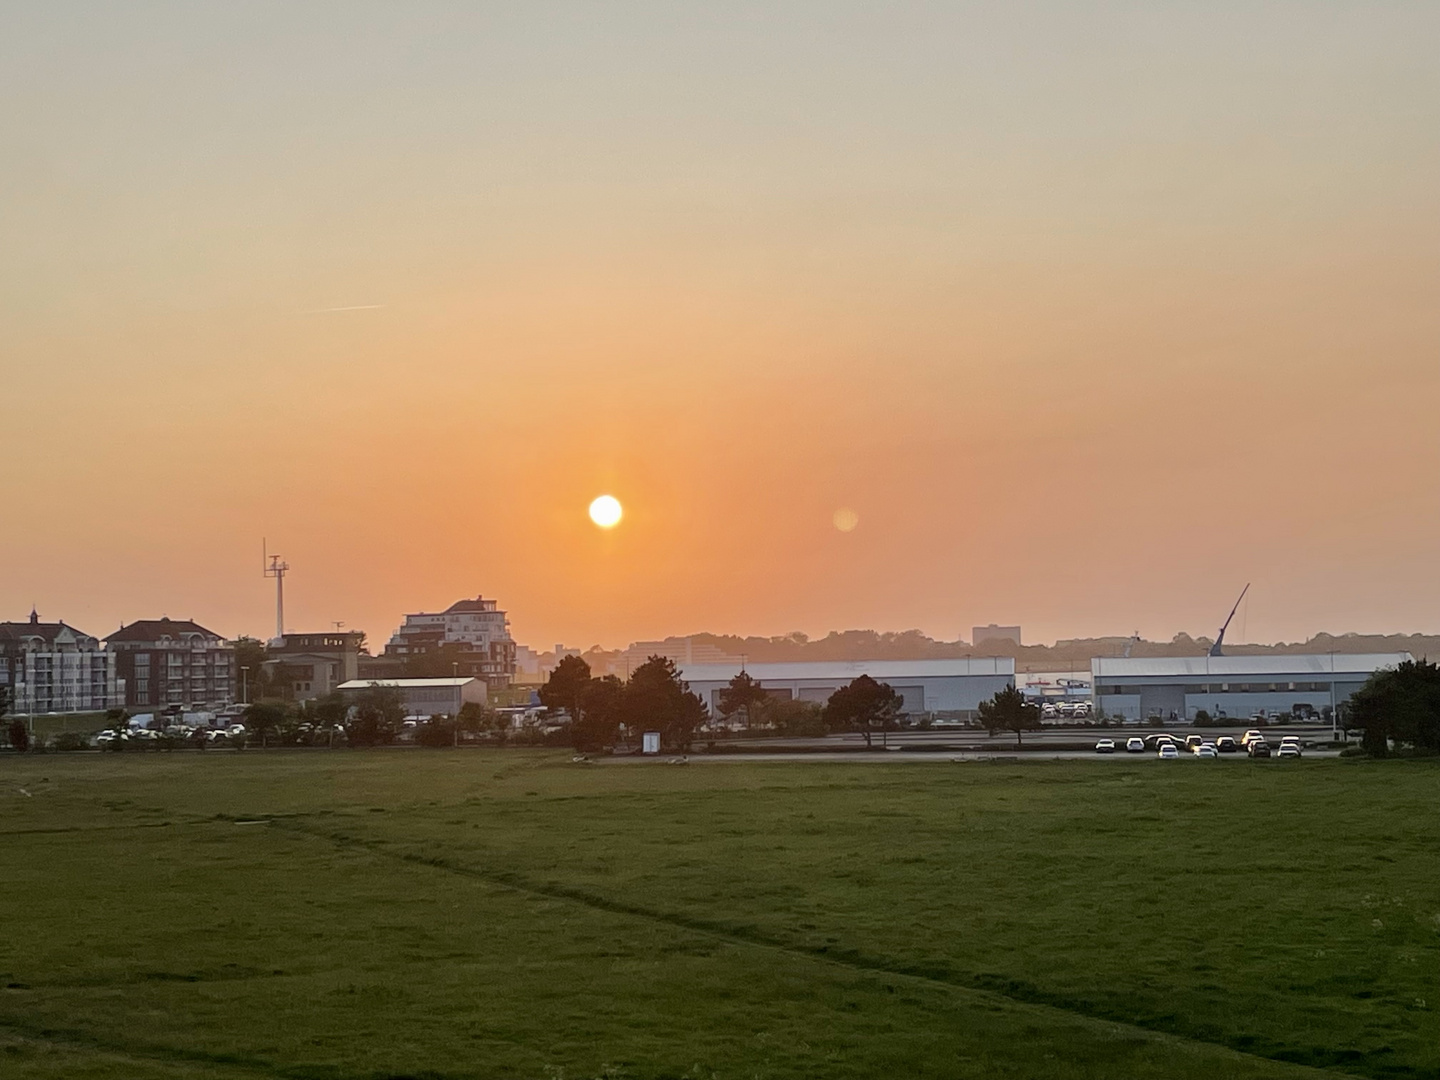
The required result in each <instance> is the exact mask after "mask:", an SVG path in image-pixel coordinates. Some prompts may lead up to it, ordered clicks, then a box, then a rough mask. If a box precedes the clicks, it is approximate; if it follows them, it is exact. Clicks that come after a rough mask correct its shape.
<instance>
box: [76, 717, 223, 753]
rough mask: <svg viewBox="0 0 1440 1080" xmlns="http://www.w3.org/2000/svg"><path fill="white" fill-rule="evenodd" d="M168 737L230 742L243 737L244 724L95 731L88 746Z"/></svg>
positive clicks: (184, 725) (182, 725)
mask: <svg viewBox="0 0 1440 1080" xmlns="http://www.w3.org/2000/svg"><path fill="white" fill-rule="evenodd" d="M161 735H169V736H170V737H171V738H176V739H204V740H205V741H206V742H230V741H232V740H235V739H243V738H244V737H245V725H244V724H238V723H237V724H229V725H227V726H224V727H214V728H210V727H203V728H202V727H192V726H191V725H189V724H170V725H168V726H166V728H165V730H164V731H156V730H155V729H154V728H146V727H132V728H115V729H107V730H105V731H97V732H96V733H95V734H94V735H92V736H91V737H90V745H91V746H96V747H99V748H101V749H104V748H105V747H107V746H113V745H114V744H115V743H117V742H144V741H146V740H148V739H158V738H160V736H161Z"/></svg>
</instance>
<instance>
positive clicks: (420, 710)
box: [336, 675, 488, 718]
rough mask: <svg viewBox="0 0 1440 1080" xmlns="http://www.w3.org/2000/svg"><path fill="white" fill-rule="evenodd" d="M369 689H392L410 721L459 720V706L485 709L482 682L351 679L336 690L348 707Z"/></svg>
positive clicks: (461, 679) (483, 683)
mask: <svg viewBox="0 0 1440 1080" xmlns="http://www.w3.org/2000/svg"><path fill="white" fill-rule="evenodd" d="M372 686H387V687H393V688H394V689H396V690H399V691H400V694H401V696H402V697H403V698H404V699H405V715H406V716H411V717H420V718H425V717H430V716H458V715H459V713H460V709H461V707H462V706H464V705H467V704H469V703H470V702H472V701H473V702H474V703H475V704H477V705H484V704H485V702H486V699H487V697H488V692H487V690H486V686H485V680H484V679H476V678H473V677H469V676H464V675H462V676H460V677H459V678H458V679H351V680H350V681H349V682H343V683H341V684H340V685H339V686H337V687H336V689H337V690H339V691H340V693H342V694H344V695H345V697H346V699H347V700H349V701H350V702H351V703H353V702H354V701H355V699H356V698H358V697H359V696H360V695H361V694H363V693H364V692H365V691H366V690H369V689H370V688H371V687H372Z"/></svg>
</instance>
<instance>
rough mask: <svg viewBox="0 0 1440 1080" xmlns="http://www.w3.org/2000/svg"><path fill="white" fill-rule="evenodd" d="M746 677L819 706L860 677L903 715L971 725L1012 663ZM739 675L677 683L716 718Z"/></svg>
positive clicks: (761, 669)
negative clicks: (895, 697)
mask: <svg viewBox="0 0 1440 1080" xmlns="http://www.w3.org/2000/svg"><path fill="white" fill-rule="evenodd" d="M745 671H746V672H748V673H749V675H750V677H751V678H753V679H756V680H758V681H759V683H760V685H761V686H762V687H763V688H764V689H765V691H766V693H768V694H769V695H770V696H771V697H778V698H783V699H786V700H798V701H813V702H815V703H817V704H820V705H823V704H825V702H827V701H829V700H830V695H831V694H833V693H835V691H836V690H839V689H840V688H841V687H842V686H848V685H849V684H850V683H851V682H853V681H854V680H855V679H858V678H859V677H860V676H861V675H869V676H870V677H871V678H872V679H874V680H875V681H876V682H882V683H886V684H887V685H889V686H890V687H892V688H893V689H894V690H896V691H897V692H898V693H899V694H900V696H901V697H903V698H904V699H905V704H904V708H903V711H904V712H905V713H906V714H907V715H909V716H911V717H914V718H919V717H921V716H927V715H928V716H940V717H953V718H957V719H971V718H973V717H974V715H975V712H976V710H978V709H979V708H980V703H981V702H982V701H986V700H988V699H989V698H991V697H993V696H994V695H995V694H996V693H998V692H999V691H1001V690H1003V689H1005V688H1006V687H1007V686H1014V685H1015V661H1014V660H1013V659H1011V658H1010V657H1007V656H996V657H985V658H983V659H970V658H967V659H962V660H856V661H845V660H820V661H808V662H807V661H797V662H794V663H779V664H747V665H745ZM739 673H740V665H739V664H689V665H684V666H681V668H680V677H681V678H682V679H684V680H685V681H686V682H687V683H689V684H690V689H691V690H692V691H694V692H695V693H697V694H699V695H700V700H701V701H703V702H704V703H705V705H706V707H707V708H709V710H710V712H711V713H712V714H713V715H716V716H718V715H720V712H721V710H720V693H721V691H723V690H724V689H725V688H726V687H727V686H729V685H730V680H731V679H733V678H734V677H735V676H736V675H738V674H739Z"/></svg>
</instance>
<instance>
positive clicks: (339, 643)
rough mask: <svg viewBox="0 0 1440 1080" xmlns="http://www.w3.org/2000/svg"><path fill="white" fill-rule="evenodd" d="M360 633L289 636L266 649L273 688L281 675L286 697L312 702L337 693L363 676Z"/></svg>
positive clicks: (272, 642) (269, 675)
mask: <svg viewBox="0 0 1440 1080" xmlns="http://www.w3.org/2000/svg"><path fill="white" fill-rule="evenodd" d="M364 640H365V635H364V634H363V633H361V632H360V631H358V630H355V631H347V632H343V633H342V632H341V631H338V630H337V631H335V632H334V633H329V634H286V635H285V636H284V637H278V638H271V640H270V643H269V645H268V646H266V653H267V656H268V659H267V660H266V661H265V670H266V674H267V675H268V677H269V679H270V682H271V685H272V686H273V685H274V683H275V681H276V678H277V676H278V677H279V679H280V680H281V681H282V682H283V684H284V687H285V690H286V696H287V697H293V698H294V700H296V701H309V700H310V699H312V698H318V697H324V696H326V695H327V694H331V693H334V692H335V690H336V689H337V688H338V687H339V686H340V684H341V683H343V682H350V681H351V680H352V679H357V678H359V677H360V645H361V642H363V641H364Z"/></svg>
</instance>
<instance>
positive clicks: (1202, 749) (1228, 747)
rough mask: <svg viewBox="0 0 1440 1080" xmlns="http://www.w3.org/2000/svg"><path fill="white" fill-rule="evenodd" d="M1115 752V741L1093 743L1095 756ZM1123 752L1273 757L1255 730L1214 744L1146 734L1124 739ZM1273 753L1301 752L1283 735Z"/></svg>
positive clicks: (1297, 743)
mask: <svg viewBox="0 0 1440 1080" xmlns="http://www.w3.org/2000/svg"><path fill="white" fill-rule="evenodd" d="M1118 749H1121V747H1119V746H1118V745H1117V744H1116V742H1115V740H1114V739H1101V740H1100V741H1099V742H1097V743H1096V744H1095V752H1096V753H1097V754H1113V753H1115V752H1116V751H1117V750H1118ZM1123 749H1124V751H1125V753H1127V754H1146V753H1153V754H1155V755H1156V756H1157V757H1161V758H1178V757H1179V756H1180V751H1181V750H1182V749H1183V750H1185V751H1187V752H1188V753H1191V754H1194V755H1195V756H1196V757H1202V758H1213V757H1219V756H1220V755H1221V754H1238V753H1240V752H1241V751H1242V750H1243V751H1244V752H1245V753H1246V754H1248V755H1249V756H1250V757H1252V758H1268V757H1270V756H1271V754H1272V751H1271V749H1270V744H1269V742H1267V741H1266V739H1265V735H1264V733H1263V732H1260V731H1256V730H1251V731H1247V732H1245V734H1244V735H1242V736H1240V739H1239V741H1238V742H1237V741H1236V740H1235V739H1234V738H1233V737H1232V736H1229V735H1221V736H1219V737H1218V738H1217V739H1215V741H1214V742H1211V741H1210V740H1209V739H1207V738H1205V737H1204V736H1203V735H1186V736H1185V738H1184V739H1183V740H1181V739H1177V738H1176V737H1175V736H1174V735H1170V734H1168V733H1165V732H1159V733H1156V734H1154V735H1146V736H1145V737H1144V738H1141V737H1140V736H1138V735H1132V736H1131V737H1130V738H1128V739H1126V740H1125V744H1124V747H1123ZM1273 753H1274V756H1275V757H1282V758H1284V757H1295V758H1298V757H1300V755H1301V753H1302V750H1301V747H1300V736H1298V735H1286V736H1284V737H1283V738H1282V739H1281V740H1280V745H1279V746H1278V747H1276V748H1275V750H1274V751H1273Z"/></svg>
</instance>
